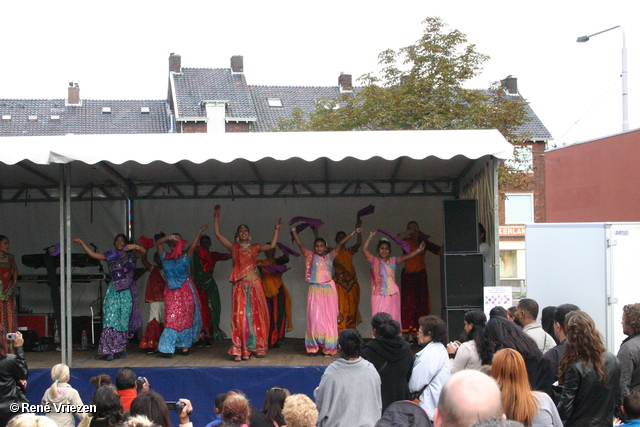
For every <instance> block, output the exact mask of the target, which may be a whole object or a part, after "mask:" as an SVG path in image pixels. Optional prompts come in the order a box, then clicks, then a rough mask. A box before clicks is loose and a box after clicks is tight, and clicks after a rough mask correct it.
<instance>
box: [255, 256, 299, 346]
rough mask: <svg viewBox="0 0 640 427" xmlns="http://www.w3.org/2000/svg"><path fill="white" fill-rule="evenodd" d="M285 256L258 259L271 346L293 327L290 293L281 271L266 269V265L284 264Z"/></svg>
mask: <svg viewBox="0 0 640 427" xmlns="http://www.w3.org/2000/svg"><path fill="white" fill-rule="evenodd" d="M285 259H286V258H285V257H279V258H277V259H276V260H275V261H273V262H272V261H269V260H268V259H261V260H259V261H258V267H260V273H261V275H262V286H263V288H264V295H265V298H266V299H267V309H268V310H269V345H270V346H273V345H275V344H277V343H278V341H280V340H282V339H284V334H285V332H287V331H290V330H292V329H293V322H292V321H291V295H290V294H289V290H288V289H287V287H286V286H285V285H284V281H283V280H282V273H280V272H277V271H276V272H272V271H269V270H267V269H266V268H264V267H266V266H268V265H284V264H285V261H284V260H285Z"/></svg>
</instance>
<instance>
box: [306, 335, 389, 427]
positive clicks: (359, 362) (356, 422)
mask: <svg viewBox="0 0 640 427" xmlns="http://www.w3.org/2000/svg"><path fill="white" fill-rule="evenodd" d="M338 349H339V351H340V358H339V359H338V360H336V361H335V362H333V363H332V364H331V365H329V366H328V367H327V369H326V370H325V371H324V374H322V378H321V379H320V385H318V388H316V390H315V392H314V397H315V400H316V405H317V406H318V427H339V426H359V427H373V426H374V425H375V424H376V422H377V421H378V420H379V419H380V416H381V415H382V397H381V394H380V384H381V381H380V375H379V374H378V371H376V368H375V367H374V366H373V365H372V364H371V363H369V362H368V361H366V360H365V359H363V358H362V357H361V353H362V337H360V333H359V332H358V331H356V330H355V329H345V330H344V331H342V332H340V335H339V336H338Z"/></svg>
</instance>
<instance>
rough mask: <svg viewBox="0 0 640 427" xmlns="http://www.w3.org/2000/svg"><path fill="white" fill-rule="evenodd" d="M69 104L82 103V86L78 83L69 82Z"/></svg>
mask: <svg viewBox="0 0 640 427" xmlns="http://www.w3.org/2000/svg"><path fill="white" fill-rule="evenodd" d="M67 104H68V105H80V86H78V83H74V82H69V99H67Z"/></svg>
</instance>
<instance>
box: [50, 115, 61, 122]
mask: <svg viewBox="0 0 640 427" xmlns="http://www.w3.org/2000/svg"><path fill="white" fill-rule="evenodd" d="M51 121H52V122H57V121H60V114H52V115H51Z"/></svg>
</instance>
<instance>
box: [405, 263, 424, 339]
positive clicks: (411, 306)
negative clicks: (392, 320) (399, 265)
mask: <svg viewBox="0 0 640 427" xmlns="http://www.w3.org/2000/svg"><path fill="white" fill-rule="evenodd" d="M400 280H401V282H400V286H401V288H400V289H401V294H400V305H401V310H402V332H409V333H415V332H417V331H418V327H419V326H420V325H419V323H418V319H420V318H421V317H422V316H427V315H428V314H429V313H430V312H431V300H430V299H429V284H428V281H427V270H420V271H416V272H415V273H405V271H404V270H402V276H401V279H400Z"/></svg>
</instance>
